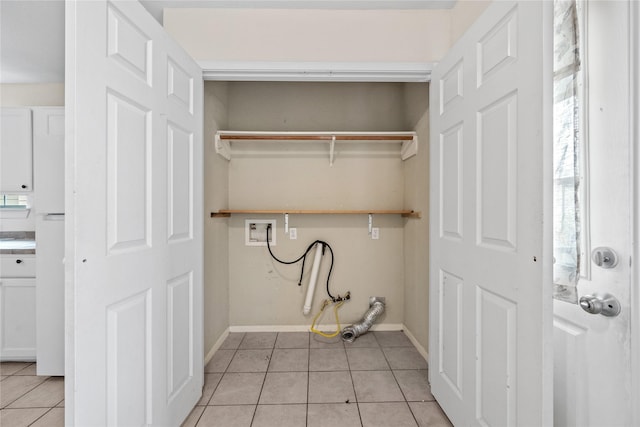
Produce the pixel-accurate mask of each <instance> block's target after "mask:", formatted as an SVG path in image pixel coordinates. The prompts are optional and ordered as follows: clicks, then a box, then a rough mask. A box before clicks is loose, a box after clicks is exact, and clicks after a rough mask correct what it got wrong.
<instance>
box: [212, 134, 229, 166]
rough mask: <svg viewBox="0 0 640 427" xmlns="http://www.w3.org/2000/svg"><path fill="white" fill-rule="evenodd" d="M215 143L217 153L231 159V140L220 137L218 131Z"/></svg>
mask: <svg viewBox="0 0 640 427" xmlns="http://www.w3.org/2000/svg"><path fill="white" fill-rule="evenodd" d="M214 144H215V149H216V153H218V154H219V155H221V156H222V157H224V158H225V159H227V160H231V143H230V142H229V141H225V140H223V139H220V134H219V133H216V136H215V141H214Z"/></svg>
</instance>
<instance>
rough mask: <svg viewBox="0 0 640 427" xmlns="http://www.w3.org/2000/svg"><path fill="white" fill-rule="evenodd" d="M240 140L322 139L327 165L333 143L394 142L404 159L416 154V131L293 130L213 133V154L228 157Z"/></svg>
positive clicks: (331, 155) (333, 146)
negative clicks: (325, 147) (326, 153)
mask: <svg viewBox="0 0 640 427" xmlns="http://www.w3.org/2000/svg"><path fill="white" fill-rule="evenodd" d="M242 141H245V142H247V141H249V142H251V141H260V142H287V141H288V142H291V141H300V142H304V141H307V142H313V141H316V142H318V141H319V142H324V143H327V144H329V150H328V151H329V153H328V154H329V164H330V165H333V161H334V158H335V155H336V148H335V146H336V144H340V143H342V144H344V143H353V142H368V143H380V142H394V143H399V144H400V148H399V155H400V158H401V159H402V160H407V159H408V158H410V157H413V156H415V155H416V154H417V153H418V134H417V133H416V132H413V131H399V132H337V131H336V132H297V131H282V132H274V131H225V130H221V131H218V132H216V135H215V149H216V153H218V154H219V155H220V156H222V157H224V158H225V159H227V160H231V157H232V152H233V151H234V150H233V149H232V148H233V147H232V145H233V144H235V143H238V142H242Z"/></svg>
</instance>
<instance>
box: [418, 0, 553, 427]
mask: <svg viewBox="0 0 640 427" xmlns="http://www.w3.org/2000/svg"><path fill="white" fill-rule="evenodd" d="M551 18H552V13H551V9H549V6H548V5H545V4H543V3H541V2H494V3H493V4H492V5H491V6H490V7H489V8H488V9H487V11H486V12H485V14H484V15H483V16H481V17H480V18H479V19H478V21H477V22H476V23H475V24H474V25H473V26H472V27H471V28H470V30H469V31H468V32H467V33H466V34H465V36H463V38H462V39H461V40H460V41H459V42H458V43H457V44H456V45H455V46H454V47H453V48H452V49H451V51H450V52H449V53H448V54H447V55H446V56H445V58H444V59H443V60H442V61H441V62H440V63H439V65H438V66H437V67H436V69H435V70H434V72H433V74H432V86H431V87H432V91H431V105H432V106H438V107H439V108H433V109H432V114H431V213H430V215H431V227H432V230H431V236H433V237H432V239H431V251H430V256H431V267H430V268H431V291H430V295H431V305H430V312H431V322H430V334H429V335H430V345H429V348H430V349H431V350H430V366H432V369H430V371H429V375H430V381H431V385H432V390H433V393H434V395H435V396H436V398H437V399H438V402H439V403H440V404H441V406H442V408H443V409H444V410H445V412H446V413H447V415H448V416H449V418H450V419H451V420H452V421H453V423H454V424H456V425H549V424H550V423H551V410H550V409H551V406H552V402H551V387H552V381H551V373H552V369H553V367H552V358H551V353H550V352H549V350H550V348H551V344H552V334H551V331H552V325H551V315H550V314H551V303H550V301H551V289H550V287H549V289H546V288H545V287H544V286H543V283H544V282H545V281H548V282H549V283H550V282H551V275H550V271H551V270H550V265H551V259H550V252H549V251H548V248H549V243H548V241H550V236H551V235H550V234H549V233H548V231H549V230H550V228H548V224H546V223H545V221H543V218H546V217H550V208H551V204H550V198H549V202H547V193H546V192H545V188H546V186H547V185H548V183H550V182H551V181H550V179H549V180H547V178H545V175H544V174H543V171H544V170H545V168H549V165H550V164H551V163H550V162H551V159H549V160H548V162H547V160H546V158H545V157H544V153H545V152H546V150H548V149H549V147H547V146H546V145H545V144H550V143H551V139H550V131H551V128H550V127H549V126H548V125H549V123H550V118H551V109H550V107H551V105H550V104H549V108H548V109H547V108H546V107H545V104H544V102H545V100H546V96H547V95H545V94H546V93H550V90H551V86H550V81H551V80H550V77H551V50H550V45H549V49H548V50H544V49H545V47H546V45H547V44H549V42H550V40H551V39H550V37H551V34H552V33H551V31H550V30H551V22H552V20H551ZM523 52H526V55H523V54H521V53H523ZM543 52H544V53H545V54H544V55H543ZM546 52H549V53H548V54H546ZM547 135H548V136H549V138H548V139H547ZM547 237H548V238H549V239H547Z"/></svg>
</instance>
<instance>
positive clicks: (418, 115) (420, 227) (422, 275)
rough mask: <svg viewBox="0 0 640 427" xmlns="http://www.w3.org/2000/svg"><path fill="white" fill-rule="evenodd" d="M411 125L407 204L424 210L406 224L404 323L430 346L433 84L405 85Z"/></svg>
mask: <svg viewBox="0 0 640 427" xmlns="http://www.w3.org/2000/svg"><path fill="white" fill-rule="evenodd" d="M405 100H406V101H405V102H406V120H407V127H408V128H410V129H413V130H415V131H416V132H417V133H418V140H419V142H420V147H419V149H418V155H417V156H415V157H412V158H410V159H408V160H407V161H406V162H405V165H404V172H405V186H404V203H405V206H406V207H407V208H411V209H415V210H418V211H421V212H422V218H421V219H409V220H406V221H405V224H404V269H405V286H404V324H405V325H406V327H407V329H409V331H410V332H411V333H412V334H413V336H414V337H415V338H416V339H417V340H418V342H419V343H420V345H422V347H424V348H425V349H428V348H429V262H428V261H429V110H428V107H429V86H428V85H426V84H417V83H412V84H407V85H406V86H405Z"/></svg>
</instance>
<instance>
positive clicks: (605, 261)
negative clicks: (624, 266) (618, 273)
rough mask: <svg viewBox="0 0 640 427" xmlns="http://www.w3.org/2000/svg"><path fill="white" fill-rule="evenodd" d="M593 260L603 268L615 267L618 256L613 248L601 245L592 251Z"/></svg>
mask: <svg viewBox="0 0 640 427" xmlns="http://www.w3.org/2000/svg"><path fill="white" fill-rule="evenodd" d="M591 259H592V260H593V262H594V263H595V264H596V265H597V266H598V267H602V268H613V267H615V266H616V264H618V256H617V255H616V253H615V252H614V250H613V249H611V248H607V247H604V246H601V247H599V248H595V249H594V250H593V252H591Z"/></svg>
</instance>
